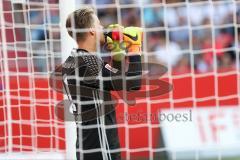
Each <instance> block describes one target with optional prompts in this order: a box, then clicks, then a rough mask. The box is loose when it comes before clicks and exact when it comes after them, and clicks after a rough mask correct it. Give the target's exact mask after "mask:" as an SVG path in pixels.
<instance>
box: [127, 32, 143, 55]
mask: <svg viewBox="0 0 240 160" xmlns="http://www.w3.org/2000/svg"><path fill="white" fill-rule="evenodd" d="M142 37H143V30H142V28H139V27H126V28H124V30H123V40H124V42H125V43H126V44H127V51H128V54H129V55H132V54H133V55H134V54H140V55H141V51H142V49H141V46H142Z"/></svg>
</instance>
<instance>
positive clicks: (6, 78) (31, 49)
mask: <svg viewBox="0 0 240 160" xmlns="http://www.w3.org/2000/svg"><path fill="white" fill-rule="evenodd" d="M62 1H63V0H62ZM72 2H73V3H74V4H73V6H74V7H75V9H78V8H81V7H82V6H84V5H91V6H93V7H94V8H95V9H96V12H97V14H98V16H99V19H100V21H101V23H102V24H103V26H104V27H106V26H108V25H109V24H113V23H120V24H122V25H123V26H138V27H142V28H144V33H145V36H144V45H143V59H144V61H145V62H151V63H157V64H161V65H164V66H166V67H167V69H168V72H167V73H166V74H164V75H163V76H162V77H159V79H161V80H163V81H166V82H169V83H170V84H173V91H171V92H170V93H165V94H164V95H160V96H158V97H151V96H149V97H147V96H146V98H145V99H142V100H139V101H138V102H137V104H136V105H135V106H131V107H128V106H127V105H126V104H124V103H123V102H121V103H120V104H119V105H118V106H117V116H118V123H119V124H120V126H121V124H124V125H123V126H122V127H119V135H120V139H121V147H122V148H123V151H122V155H123V157H124V158H125V159H131V160H135V159H136V160H141V159H163V160H164V159H174V160H175V159H191V160H195V159H196V160H198V159H207V160H211V159H234V160H240V154H239V150H240V114H238V113H240V112H239V110H236V109H238V108H239V104H240V102H239V101H240V87H239V65H240V64H239V45H240V37H239V36H240V28H239V24H240V1H237V0H201V1H200V0H74V1H71V3H72ZM61 3H62V2H61V0H1V1H0V5H1V8H0V9H1V11H0V16H1V21H0V22H1V34H0V37H1V41H0V42H1V55H0V58H1V59H0V104H1V105H0V117H1V118H0V152H1V153H3V154H4V153H12V152H38V151H49V150H50V151H51V152H59V153H65V152H66V133H65V127H64V125H65V124H64V122H62V121H60V120H58V118H57V117H56V115H54V113H55V112H54V106H55V105H56V104H57V103H58V102H59V101H61V100H62V99H63V95H62V94H61V93H56V92H55V91H53V90H52V89H51V88H50V86H49V81H48V76H49V74H50V73H51V72H52V71H53V70H54V69H55V67H56V66H58V65H59V64H61V63H62V61H63V57H64V56H67V55H69V54H70V53H63V50H62V48H64V45H65V44H64V43H63V41H62V39H63V38H64V37H62V36H63V35H62V34H61V32H64V30H63V28H62V27H63V26H61V23H62V21H65V19H63V18H62V16H61V15H62V12H64V7H62V8H61ZM69 3H70V1H69ZM64 4H65V3H64ZM67 7H68V6H66V8H67ZM63 23H64V22H63ZM68 38H69V37H68ZM65 46H66V45H65ZM158 70H159V68H154V69H153V70H152V72H156V73H157V71H158ZM143 92H146V93H148V92H149V91H148V90H145V88H144V89H143ZM113 94H114V93H113ZM221 108H224V109H223V110H222V112H221V111H220V112H219V110H221ZM225 108H229V109H227V110H225ZM169 109H172V110H176V111H178V109H179V112H181V111H182V109H184V110H186V109H188V110H189V109H196V110H195V111H194V112H193V113H194V116H193V119H196V122H195V127H196V126H198V127H197V128H194V129H193V128H191V127H189V128H188V127H186V128H184V127H183V126H182V127H180V128H184V129H176V130H174V129H173V130H172V129H170V130H169V129H166V128H165V129H161V127H162V126H161V123H160V122H159V121H156V120H155V121H150V122H149V121H147V120H145V121H143V122H136V121H134V120H132V121H128V122H125V121H122V120H121V119H120V118H121V116H122V115H123V114H124V113H128V114H131V113H147V114H150V113H156V114H158V113H159V112H160V111H162V110H169ZM9 112H10V113H9ZM206 115H207V117H206ZM202 119H204V120H202ZM213 124H214V125H213ZM216 124H218V125H216ZM219 124H221V125H219ZM223 126H224V127H225V130H228V129H229V128H230V129H229V131H227V132H226V133H218V131H221V130H222V128H221V127H223ZM214 127H215V128H214ZM176 128H178V127H176ZM199 128H200V129H199ZM201 128H202V129H201ZM204 128H205V129H204ZM196 130H197V131H196ZM215 130H217V135H218V136H219V135H220V136H219V137H218V138H217V140H216V141H215V139H214V138H213V137H214V135H215V132H214V131H215ZM223 130H224V129H223ZM170 132H175V133H176V135H172V134H170ZM195 132H196V133H195ZM203 132H204V133H203ZM213 132H214V133H213ZM139 133H141V134H139ZM178 133H179V134H178ZM187 133H192V134H193V135H195V136H196V135H198V137H195V138H196V139H197V140H196V143H197V145H196V146H194V144H190V143H189V145H186V146H185V145H184V142H180V141H178V139H183V141H185V142H186V144H188V143H187V141H188V138H189V141H191V140H192V139H191V138H192V137H191V134H189V136H190V137H185V135H188V134H187ZM203 135H205V136H203ZM217 135H215V136H217ZM171 136H173V137H171ZM203 137H205V138H203ZM229 137H232V138H229ZM233 137H234V138H233ZM174 138H176V139H177V140H176V141H175V145H176V146H179V147H180V149H179V148H177V149H176V148H174V145H173V146H172V145H171V144H172V143H173V144H174V142H172V141H171V139H174ZM9 139H11V140H9ZM193 140H194V139H193ZM9 144H11V145H10V146H9ZM181 145H182V146H181ZM191 145H192V146H191ZM217 146H222V147H223V148H224V146H227V147H226V148H225V149H221V147H220V148H218V147H217ZM184 147H185V148H184ZM204 147H206V148H209V150H208V149H206V150H205V151H202V150H204ZM181 148H182V149H181ZM0 159H1V158H0Z"/></svg>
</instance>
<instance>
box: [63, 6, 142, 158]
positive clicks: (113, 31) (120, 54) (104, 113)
mask: <svg viewBox="0 0 240 160" xmlns="http://www.w3.org/2000/svg"><path fill="white" fill-rule="evenodd" d="M66 27H67V30H68V33H69V35H70V36H71V37H72V38H73V39H74V40H75V41H76V42H77V44H78V48H77V49H76V50H75V51H74V52H72V55H70V56H69V57H68V58H67V60H66V61H65V63H64V64H63V70H62V73H63V76H66V77H67V82H66V83H64V85H65V89H66V90H68V91H67V93H68V97H69V99H71V100H72V101H73V104H74V106H75V108H74V114H75V115H76V119H75V120H76V124H77V141H76V157H77V159H78V160H121V155H120V152H121V151H120V144H119V137H118V133H117V127H116V126H113V125H116V124H117V123H116V114H115V110H114V107H115V102H114V101H113V100H112V97H111V94H110V91H111V90H123V89H126V90H128V91H131V90H138V89H140V86H141V79H140V78H139V77H141V72H142V71H141V55H140V53H141V40H142V31H141V29H140V28H138V27H126V28H124V27H122V26H120V25H110V26H109V27H108V32H107V33H105V34H104V32H103V26H102V25H101V24H100V21H99V19H98V17H97V16H96V14H95V13H94V11H93V9H92V8H82V9H79V10H76V11H74V12H73V13H71V14H70V15H69V16H68V18H67V21H66ZM82 30H83V31H84V32H83V31H82ZM99 44H100V45H101V46H103V45H105V46H106V45H107V48H108V49H109V50H110V53H111V59H112V60H111V63H110V64H108V63H105V62H104V61H103V60H102V59H101V58H100V57H99V56H98V55H97V54H96V52H97V46H98V45H99ZM124 48H125V49H124ZM126 62H128V63H126ZM126 66H128V67H127V68H126ZM68 77H74V78H68ZM127 77H138V78H132V79H130V80H127V81H125V79H126V78H127ZM124 84H125V87H124ZM73 86H75V87H73ZM101 90H103V92H101ZM78 115H80V116H78ZM79 121H80V122H79Z"/></svg>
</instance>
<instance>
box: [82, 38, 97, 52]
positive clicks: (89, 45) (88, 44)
mask: <svg viewBox="0 0 240 160" xmlns="http://www.w3.org/2000/svg"><path fill="white" fill-rule="evenodd" d="M78 48H81V49H84V50H87V51H88V52H89V53H95V52H96V44H95V43H94V41H91V40H85V41H80V42H78Z"/></svg>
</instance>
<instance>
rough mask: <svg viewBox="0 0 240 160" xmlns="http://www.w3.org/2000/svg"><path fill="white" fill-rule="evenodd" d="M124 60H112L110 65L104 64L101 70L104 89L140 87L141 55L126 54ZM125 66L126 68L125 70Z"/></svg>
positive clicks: (129, 89)
mask: <svg viewBox="0 0 240 160" xmlns="http://www.w3.org/2000/svg"><path fill="white" fill-rule="evenodd" d="M128 62H129V63H128V64H127V62H125V61H115V60H113V61H112V65H109V64H105V66H104V67H103V70H102V74H103V77H104V78H106V79H107V80H105V81H104V89H105V90H123V89H125V90H127V91H131V90H139V89H140V88H141V75H142V65H141V56H140V55H133V56H128ZM126 68H128V69H127V70H126Z"/></svg>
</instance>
